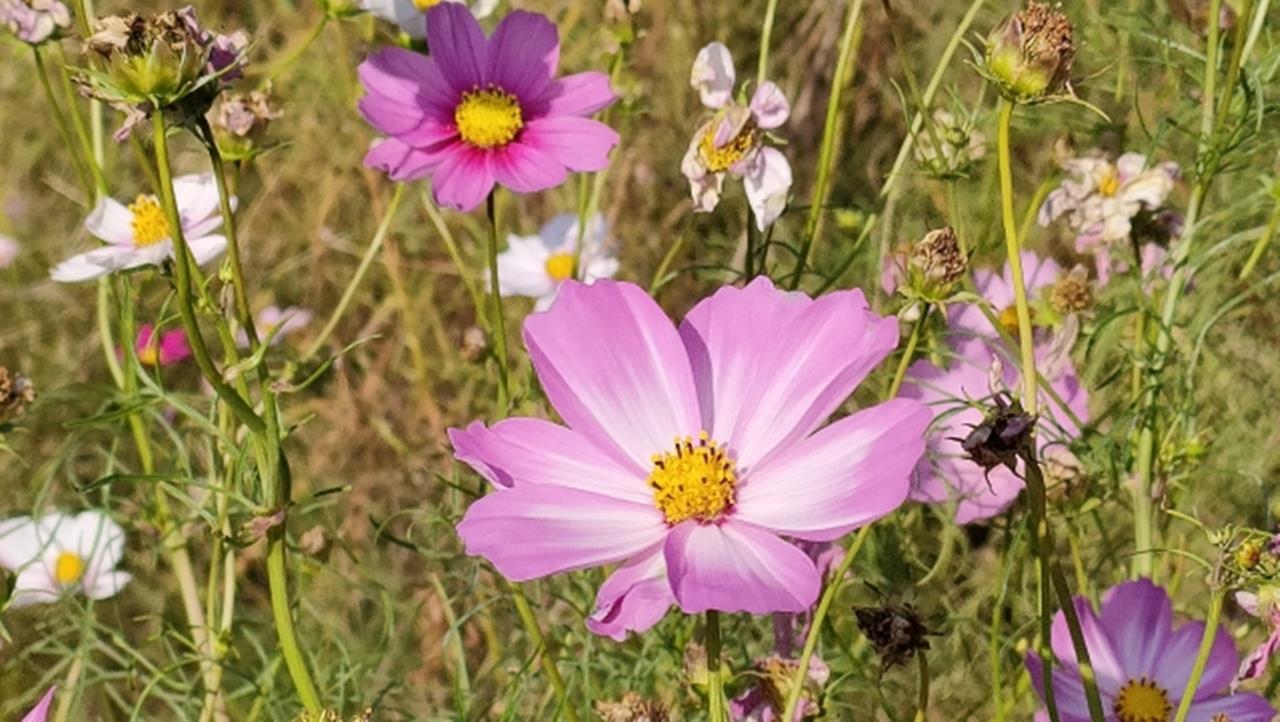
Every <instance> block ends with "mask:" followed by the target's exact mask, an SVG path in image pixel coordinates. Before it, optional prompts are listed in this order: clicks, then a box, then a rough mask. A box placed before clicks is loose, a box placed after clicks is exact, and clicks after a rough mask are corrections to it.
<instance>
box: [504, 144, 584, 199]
mask: <svg viewBox="0 0 1280 722" xmlns="http://www.w3.org/2000/svg"><path fill="white" fill-rule="evenodd" d="M489 163H490V167H491V168H493V176H494V178H495V179H496V180H497V181H498V182H499V183H501V184H502V185H504V186H506V187H507V188H510V189H511V190H513V191H515V192H516V193H535V192H537V191H541V190H546V189H548V188H554V187H556V186H558V185H560V184H561V183H563V182H564V180H565V178H566V177H567V173H566V172H565V167H564V164H563V163H561V162H560V159H559V158H556V157H553V156H552V155H549V154H548V153H546V152H545V151H544V150H542V149H541V148H540V147H539V146H537V145H536V144H534V143H531V142H529V141H527V140H523V139H522V140H520V141H517V142H515V143H511V144H509V145H507V146H506V147H504V148H501V149H495V150H493V151H491V152H490V157H489Z"/></svg>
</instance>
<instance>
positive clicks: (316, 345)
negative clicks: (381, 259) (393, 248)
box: [301, 183, 405, 361]
mask: <svg viewBox="0 0 1280 722" xmlns="http://www.w3.org/2000/svg"><path fill="white" fill-rule="evenodd" d="M404 190H405V184H403V183H397V184H396V190H395V193H393V194H392V195H391V202H390V203H388V204H387V210H386V212H385V213H383V215H382V222H381V223H379V224H378V229H377V230H376V231H374V234H373V240H372V241H371V242H370V243H369V247H368V248H366V249H365V251H364V255H363V256H361V257H360V265H358V266H356V272H355V275H353V276H352V277H351V280H350V281H349V282H348V283H347V287H346V288H345V289H344V290H343V291H342V297H341V298H340V299H338V305H337V306H336V307H335V308H334V309H333V313H331V314H329V320H328V321H326V322H325V324H324V328H322V329H321V330H320V334H319V335H317V336H316V338H315V340H314V341H312V342H311V345H310V346H308V347H307V350H306V351H304V352H303V354H302V357H301V360H303V361H306V360H307V359H310V358H311V357H312V356H315V355H316V354H317V353H319V351H320V349H321V348H324V344H325V342H326V341H328V340H329V336H331V335H332V334H333V331H334V329H336V328H337V327H338V323H339V322H340V321H342V316H343V315H344V314H345V313H346V312H347V307H348V306H350V305H351V301H352V300H353V299H355V296H356V291H358V290H359V289H360V283H361V282H362V281H364V277H365V276H366V275H367V274H368V273H369V268H370V267H372V266H373V259H375V258H377V256H378V252H379V251H381V250H382V244H383V243H384V242H385V241H386V239H387V232H388V231H390V229H391V221H392V220H394V219H395V215H396V209H397V208H399V207H400V199H401V198H403V197H404Z"/></svg>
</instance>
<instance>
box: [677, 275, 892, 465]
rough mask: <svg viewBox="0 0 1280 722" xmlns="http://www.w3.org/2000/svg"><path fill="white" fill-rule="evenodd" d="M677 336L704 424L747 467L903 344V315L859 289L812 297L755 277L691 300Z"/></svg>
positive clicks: (821, 414)
mask: <svg viewBox="0 0 1280 722" xmlns="http://www.w3.org/2000/svg"><path fill="white" fill-rule="evenodd" d="M680 336H681V338H682V340H683V341H684V344H685V347H686V348H687V349H688V352H689V359H690V362H691V363H692V364H693V369H694V378H695V379H696V380H697V383H698V394H699V398H700V401H701V407H702V415H703V424H704V428H707V429H709V430H710V431H711V436H712V438H714V439H716V440H718V441H721V442H723V443H727V444H728V445H729V447H730V448H731V449H733V450H734V451H735V452H736V453H737V455H738V468H739V470H740V471H745V470H749V469H750V468H751V467H752V466H753V465H755V464H756V463H758V462H760V461H761V460H763V459H764V458H765V457H766V456H767V455H768V454H769V453H771V452H773V451H774V450H776V449H777V450H780V449H782V448H785V447H786V446H787V445H789V444H792V443H794V442H796V441H799V440H800V439H802V438H804V437H806V436H808V435H809V434H810V433H812V432H813V430H814V429H815V428H817V427H818V425H820V424H821V423H822V422H823V421H825V420H826V418H827V417H828V416H830V415H831V413H832V412H833V411H835V410H836V408H837V407H838V406H839V405H840V404H841V403H843V402H844V400H845V399H846V398H848V397H849V394H851V393H852V392H853V390H854V388H856V387H857V385H858V384H859V383H860V382H861V381H862V379H863V378H864V377H865V376H866V375H867V373H868V372H869V371H870V370H871V369H872V368H874V367H875V366H876V365H877V364H878V363H880V361H881V360H883V359H884V357H885V356H887V355H888V354H889V352H890V351H891V350H892V349H893V347H894V346H896V345H897V343H898V324H897V321H896V320H895V319H892V318H880V317H879V316H875V315H874V314H871V313H870V312H869V311H868V310H867V303H866V299H865V298H864V297H863V295H862V292H861V291H857V290H854V291H841V292H837V293H832V294H828V295H826V296H823V297H822V298H820V299H818V300H812V299H810V298H809V297H808V296H805V295H804V294H801V293H787V292H785V291H782V290H781V289H778V288H775V287H774V286H773V283H772V282H771V281H769V279H767V278H763V277H761V278H759V279H756V280H755V281H753V282H752V283H751V284H750V285H748V286H747V287H746V288H734V287H731V286H726V287H724V288H722V289H720V290H719V291H717V292H716V293H715V295H713V296H711V297H710V298H707V299H704V300H703V301H702V302H701V303H699V304H698V305H697V306H695V307H694V309H693V310H692V311H690V312H689V315H687V316H686V317H685V319H684V323H682V324H681V325H680Z"/></svg>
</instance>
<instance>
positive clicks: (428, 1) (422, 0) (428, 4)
mask: <svg viewBox="0 0 1280 722" xmlns="http://www.w3.org/2000/svg"><path fill="white" fill-rule="evenodd" d="M440 2H441V0H413V6H414V7H415V8H418V9H419V10H423V11H426V10H430V9H431V8H433V7H435V6H437V5H439V4H440Z"/></svg>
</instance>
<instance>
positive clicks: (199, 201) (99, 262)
mask: <svg viewBox="0 0 1280 722" xmlns="http://www.w3.org/2000/svg"><path fill="white" fill-rule="evenodd" d="M173 191H174V197H175V199H176V200H177V203H178V215H179V216H180V217H181V219H182V235H183V237H184V238H186V241H187V245H188V246H189V247H190V248H191V254H192V256H193V257H194V258H195V260H196V263H198V264H200V265H204V264H206V263H208V262H209V261H211V260H213V259H215V258H217V257H218V256H221V255H222V253H223V252H224V251H225V250H226V249H227V239H226V237H225V236H223V235H221V234H216V233H214V232H213V231H215V230H217V228H218V226H220V225H222V216H221V214H220V212H219V208H218V188H217V186H216V185H215V184H214V179H213V174H211V173H202V174H199V175H185V176H179V177H178V178H175V179H174V180H173ZM234 202H235V200H234V199H232V203H233V205H234ZM84 226H85V228H86V229H88V231H89V233H91V234H93V236H94V237H96V238H99V239H101V240H103V241H106V242H107V244H108V245H106V246H104V247H102V248H95V249H94V250H92V251H89V252H87V253H81V254H80V255H78V256H72V257H71V258H68V259H67V260H65V261H63V262H62V263H59V264H58V265H57V266H56V267H55V268H54V269H53V271H52V272H51V273H50V276H51V277H52V278H53V280H55V281H62V282H64V283H69V282H75V281H88V280H91V279H94V278H101V277H102V276H106V275H110V274H112V273H114V272H116V271H121V270H125V269H130V268H140V267H142V266H154V265H159V264H160V263H162V262H163V261H165V260H166V259H169V258H172V257H173V240H172V231H171V229H170V228H169V219H168V218H166V216H165V212H164V208H163V207H161V205H160V199H158V198H156V197H155V196H154V195H139V196H138V197H137V198H136V199H134V201H133V203H130V204H129V205H127V206H126V205H125V204H123V203H120V202H119V201H116V200H114V199H112V198H103V199H102V200H101V201H99V202H98V205H97V206H96V207H95V208H94V209H93V212H91V213H90V214H89V217H88V218H86V219H85V222H84Z"/></svg>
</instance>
